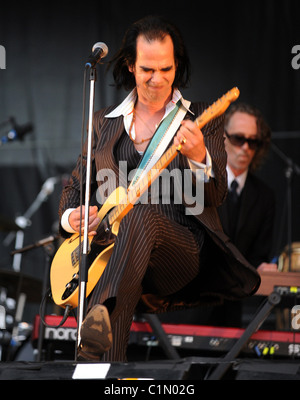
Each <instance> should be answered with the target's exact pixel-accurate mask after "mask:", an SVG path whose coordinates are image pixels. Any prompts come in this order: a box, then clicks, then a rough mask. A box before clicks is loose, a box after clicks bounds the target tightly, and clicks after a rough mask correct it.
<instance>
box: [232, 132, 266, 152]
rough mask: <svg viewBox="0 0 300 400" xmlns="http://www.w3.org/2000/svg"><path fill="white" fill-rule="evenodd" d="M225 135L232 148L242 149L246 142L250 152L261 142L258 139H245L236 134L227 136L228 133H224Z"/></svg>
mask: <svg viewBox="0 0 300 400" xmlns="http://www.w3.org/2000/svg"><path fill="white" fill-rule="evenodd" d="M224 132H225V135H226V136H227V137H228V139H229V142H230V143H231V144H233V145H234V146H238V147H242V146H243V145H244V144H245V143H246V142H247V143H248V146H249V148H250V149H251V150H256V149H257V147H258V146H260V144H261V141H260V140H259V139H247V138H245V136H243V135H241V134H239V133H236V134H232V135H229V134H228V132H226V131H224Z"/></svg>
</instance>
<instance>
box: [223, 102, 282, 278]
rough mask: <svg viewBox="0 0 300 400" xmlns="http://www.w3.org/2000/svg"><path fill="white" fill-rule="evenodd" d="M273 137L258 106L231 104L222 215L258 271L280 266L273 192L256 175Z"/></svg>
mask: <svg viewBox="0 0 300 400" xmlns="http://www.w3.org/2000/svg"><path fill="white" fill-rule="evenodd" d="M270 139H271V131H270V128H269V127H268V125H267V124H266V122H265V121H264V118H263V116H262V114H261V113H260V111H259V110H257V109H256V108H254V107H252V106H250V105H248V104H242V103H236V104H233V105H232V106H231V107H230V108H229V110H228V111H227V113H226V116H225V149H226V152H227V175H228V189H229V192H228V196H227V200H226V201H225V203H224V204H223V205H222V206H221V207H220V208H219V215H220V218H221V220H222V224H223V228H224V231H225V233H227V234H228V236H230V238H231V239H232V241H233V242H234V243H235V245H236V246H237V247H238V249H239V250H240V251H241V252H242V253H243V255H244V256H245V257H246V259H248V261H250V262H251V263H252V265H254V266H255V267H256V268H257V269H258V271H262V270H263V271H266V270H269V271H270V270H272V271H274V270H277V265H276V264H273V263H270V258H271V254H270V252H271V248H272V236H273V228H274V219H275V200H274V195H273V192H272V191H271V189H269V187H268V186H267V185H266V184H265V183H264V182H263V181H262V180H261V179H259V178H258V177H257V176H255V175H254V171H255V170H256V169H257V168H258V167H259V166H260V165H261V163H262V161H263V159H264V157H265V155H266V152H267V150H268V147H269V143H270ZM233 182H234V183H233ZM235 182H236V183H235Z"/></svg>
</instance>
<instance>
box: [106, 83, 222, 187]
mask: <svg viewBox="0 0 300 400" xmlns="http://www.w3.org/2000/svg"><path fill="white" fill-rule="evenodd" d="M136 98H137V91H136V89H133V90H132V92H130V93H129V95H128V96H127V97H126V98H125V100H124V101H123V102H122V103H121V104H120V105H119V106H118V107H117V108H115V109H114V110H113V111H112V112H111V113H109V114H107V115H106V116H105V117H106V118H116V117H120V116H121V115H123V117H124V126H125V130H126V132H127V134H128V135H129V129H130V125H131V122H132V118H133V109H134V105H135V103H136ZM178 100H180V101H181V104H182V105H183V106H184V107H185V108H186V109H187V111H188V112H190V113H191V114H192V112H191V111H190V110H189V107H190V102H189V101H187V100H185V99H184V98H183V97H182V94H181V93H180V91H179V90H178V89H175V90H174V91H173V96H172V99H171V101H170V102H169V103H168V104H167V106H166V110H165V114H164V116H163V118H162V121H163V120H164V119H165V118H166V117H167V116H168V114H169V113H170V112H171V111H173V110H174V108H175V106H176V104H177V102H178ZM131 135H132V137H133V139H135V130H134V126H133V127H132V131H131ZM141 154H142V153H141ZM188 161H189V166H190V168H191V170H192V171H193V172H195V171H196V170H197V169H198V168H203V169H204V173H205V176H206V181H208V180H209V178H211V177H214V175H213V171H212V161H211V157H210V154H209V152H208V150H207V149H206V164H204V163H199V162H197V161H194V160H190V159H189V160H188Z"/></svg>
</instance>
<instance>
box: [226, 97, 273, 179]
mask: <svg viewBox="0 0 300 400" xmlns="http://www.w3.org/2000/svg"><path fill="white" fill-rule="evenodd" d="M236 112H242V113H245V114H249V115H252V116H253V117H255V118H256V126H257V135H258V139H259V141H260V145H259V146H258V147H257V149H256V152H255V154H254V157H253V159H252V161H251V164H250V169H251V171H255V170H256V169H257V168H259V167H260V166H261V164H262V163H263V160H264V159H265V157H266V154H267V152H268V149H269V147H270V142H271V129H270V127H269V125H268V124H267V122H266V121H265V119H264V117H263V115H262V113H261V112H260V111H259V110H258V109H257V108H256V107H254V106H252V105H250V104H247V103H234V104H233V105H232V106H230V108H229V109H228V110H227V112H226V114H225V129H226V128H227V126H228V123H229V120H230V118H231V117H232V115H233V114H234V113H236Z"/></svg>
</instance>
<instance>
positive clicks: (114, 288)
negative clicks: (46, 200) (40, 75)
mask: <svg viewBox="0 0 300 400" xmlns="http://www.w3.org/2000/svg"><path fill="white" fill-rule="evenodd" d="M205 106H206V105H205V104H203V103H195V104H193V105H192V109H193V111H194V113H195V114H196V115H199V114H201V112H202V111H203V110H204V109H205ZM113 108H114V107H109V108H107V109H104V110H100V111H99V112H97V113H96V114H95V118H94V141H93V142H94V146H93V160H92V161H93V173H92V176H93V180H92V190H94V189H95V188H96V187H97V181H96V172H97V171H100V170H102V169H103V168H109V169H111V170H113V171H114V172H115V174H116V175H118V161H120V160H124V159H126V160H127V161H128V164H129V168H128V170H130V168H135V167H136V165H137V163H138V161H139V156H138V153H137V152H136V151H135V149H134V147H133V144H132V143H131V142H130V140H129V138H128V135H127V134H126V133H124V125H123V117H118V118H114V119H108V118H104V116H105V115H106V114H107V113H108V112H110V111H111V110H112V109H113ZM202 131H203V134H204V137H205V145H206V147H207V149H208V151H209V153H210V155H211V157H212V166H213V171H214V175H215V177H214V178H213V179H210V181H209V182H208V183H205V184H204V188H205V189H204V199H205V208H204V211H203V213H202V214H200V215H199V216H197V217H194V216H186V215H185V212H184V210H185V209H184V205H174V204H168V205H164V204H156V205H152V204H147V205H143V204H139V205H136V206H135V207H134V208H133V210H131V211H130V212H129V213H128V214H127V215H126V216H125V218H124V219H123V220H122V222H121V224H120V230H119V233H118V236H117V238H116V241H115V245H114V251H113V254H112V256H111V258H110V260H109V262H108V264H107V267H106V269H105V271H104V273H103V275H102V277H101V279H100V280H99V282H98V284H97V286H96V287H95V289H94V291H93V293H92V295H91V298H90V305H92V304H95V303H105V304H106V305H107V306H108V309H109V311H110V317H111V323H112V329H113V335H114V344H113V347H112V349H111V350H110V351H109V352H108V353H107V354H105V355H104V360H111V361H112V360H114V361H117V360H120V361H122V360H124V359H125V357H126V347H127V341H128V336H129V331H130V325H131V322H132V316H133V314H134V311H135V310H136V309H138V310H141V311H143V312H145V311H148V312H162V311H167V310H171V309H178V308H182V307H185V306H191V305H196V304H199V303H206V302H208V303H211V302H220V301H221V300H222V298H231V299H235V298H242V297H245V296H248V295H250V294H252V293H254V292H255V290H256V289H257V287H258V285H259V275H258V274H257V272H256V271H255V269H254V268H252V266H251V265H250V264H248V263H247V261H246V260H245V259H244V258H243V257H242V255H241V254H240V253H239V252H238V251H237V249H236V248H235V247H234V246H233V245H232V243H231V242H230V241H229V239H228V237H227V236H226V235H225V234H224V233H223V232H222V228H221V224H220V221H219V217H218V214H217V211H216V207H217V206H219V205H220V204H221V203H222V202H223V201H224V198H225V196H226V193H227V178H226V176H227V175H226V153H225V149H224V139H223V118H222V117H219V118H217V119H215V120H213V121H211V122H210V123H208V124H207V125H206V126H205V128H204V129H203V130H202ZM172 168H179V169H180V170H182V171H183V169H185V168H189V166H188V162H187V159H186V158H185V157H184V156H182V155H181V154H179V155H178V156H177V157H176V158H175V160H173V161H172V163H171V164H170V166H169V169H172ZM84 176H85V173H84ZM79 188H80V186H79V165H77V166H76V168H75V169H74V171H73V173H72V177H71V180H70V184H69V185H68V186H67V187H66V188H65V189H64V191H63V194H62V197H61V202H60V215H62V214H63V212H64V211H65V210H66V209H68V208H70V207H77V206H78V205H79ZM63 233H65V232H63Z"/></svg>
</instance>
